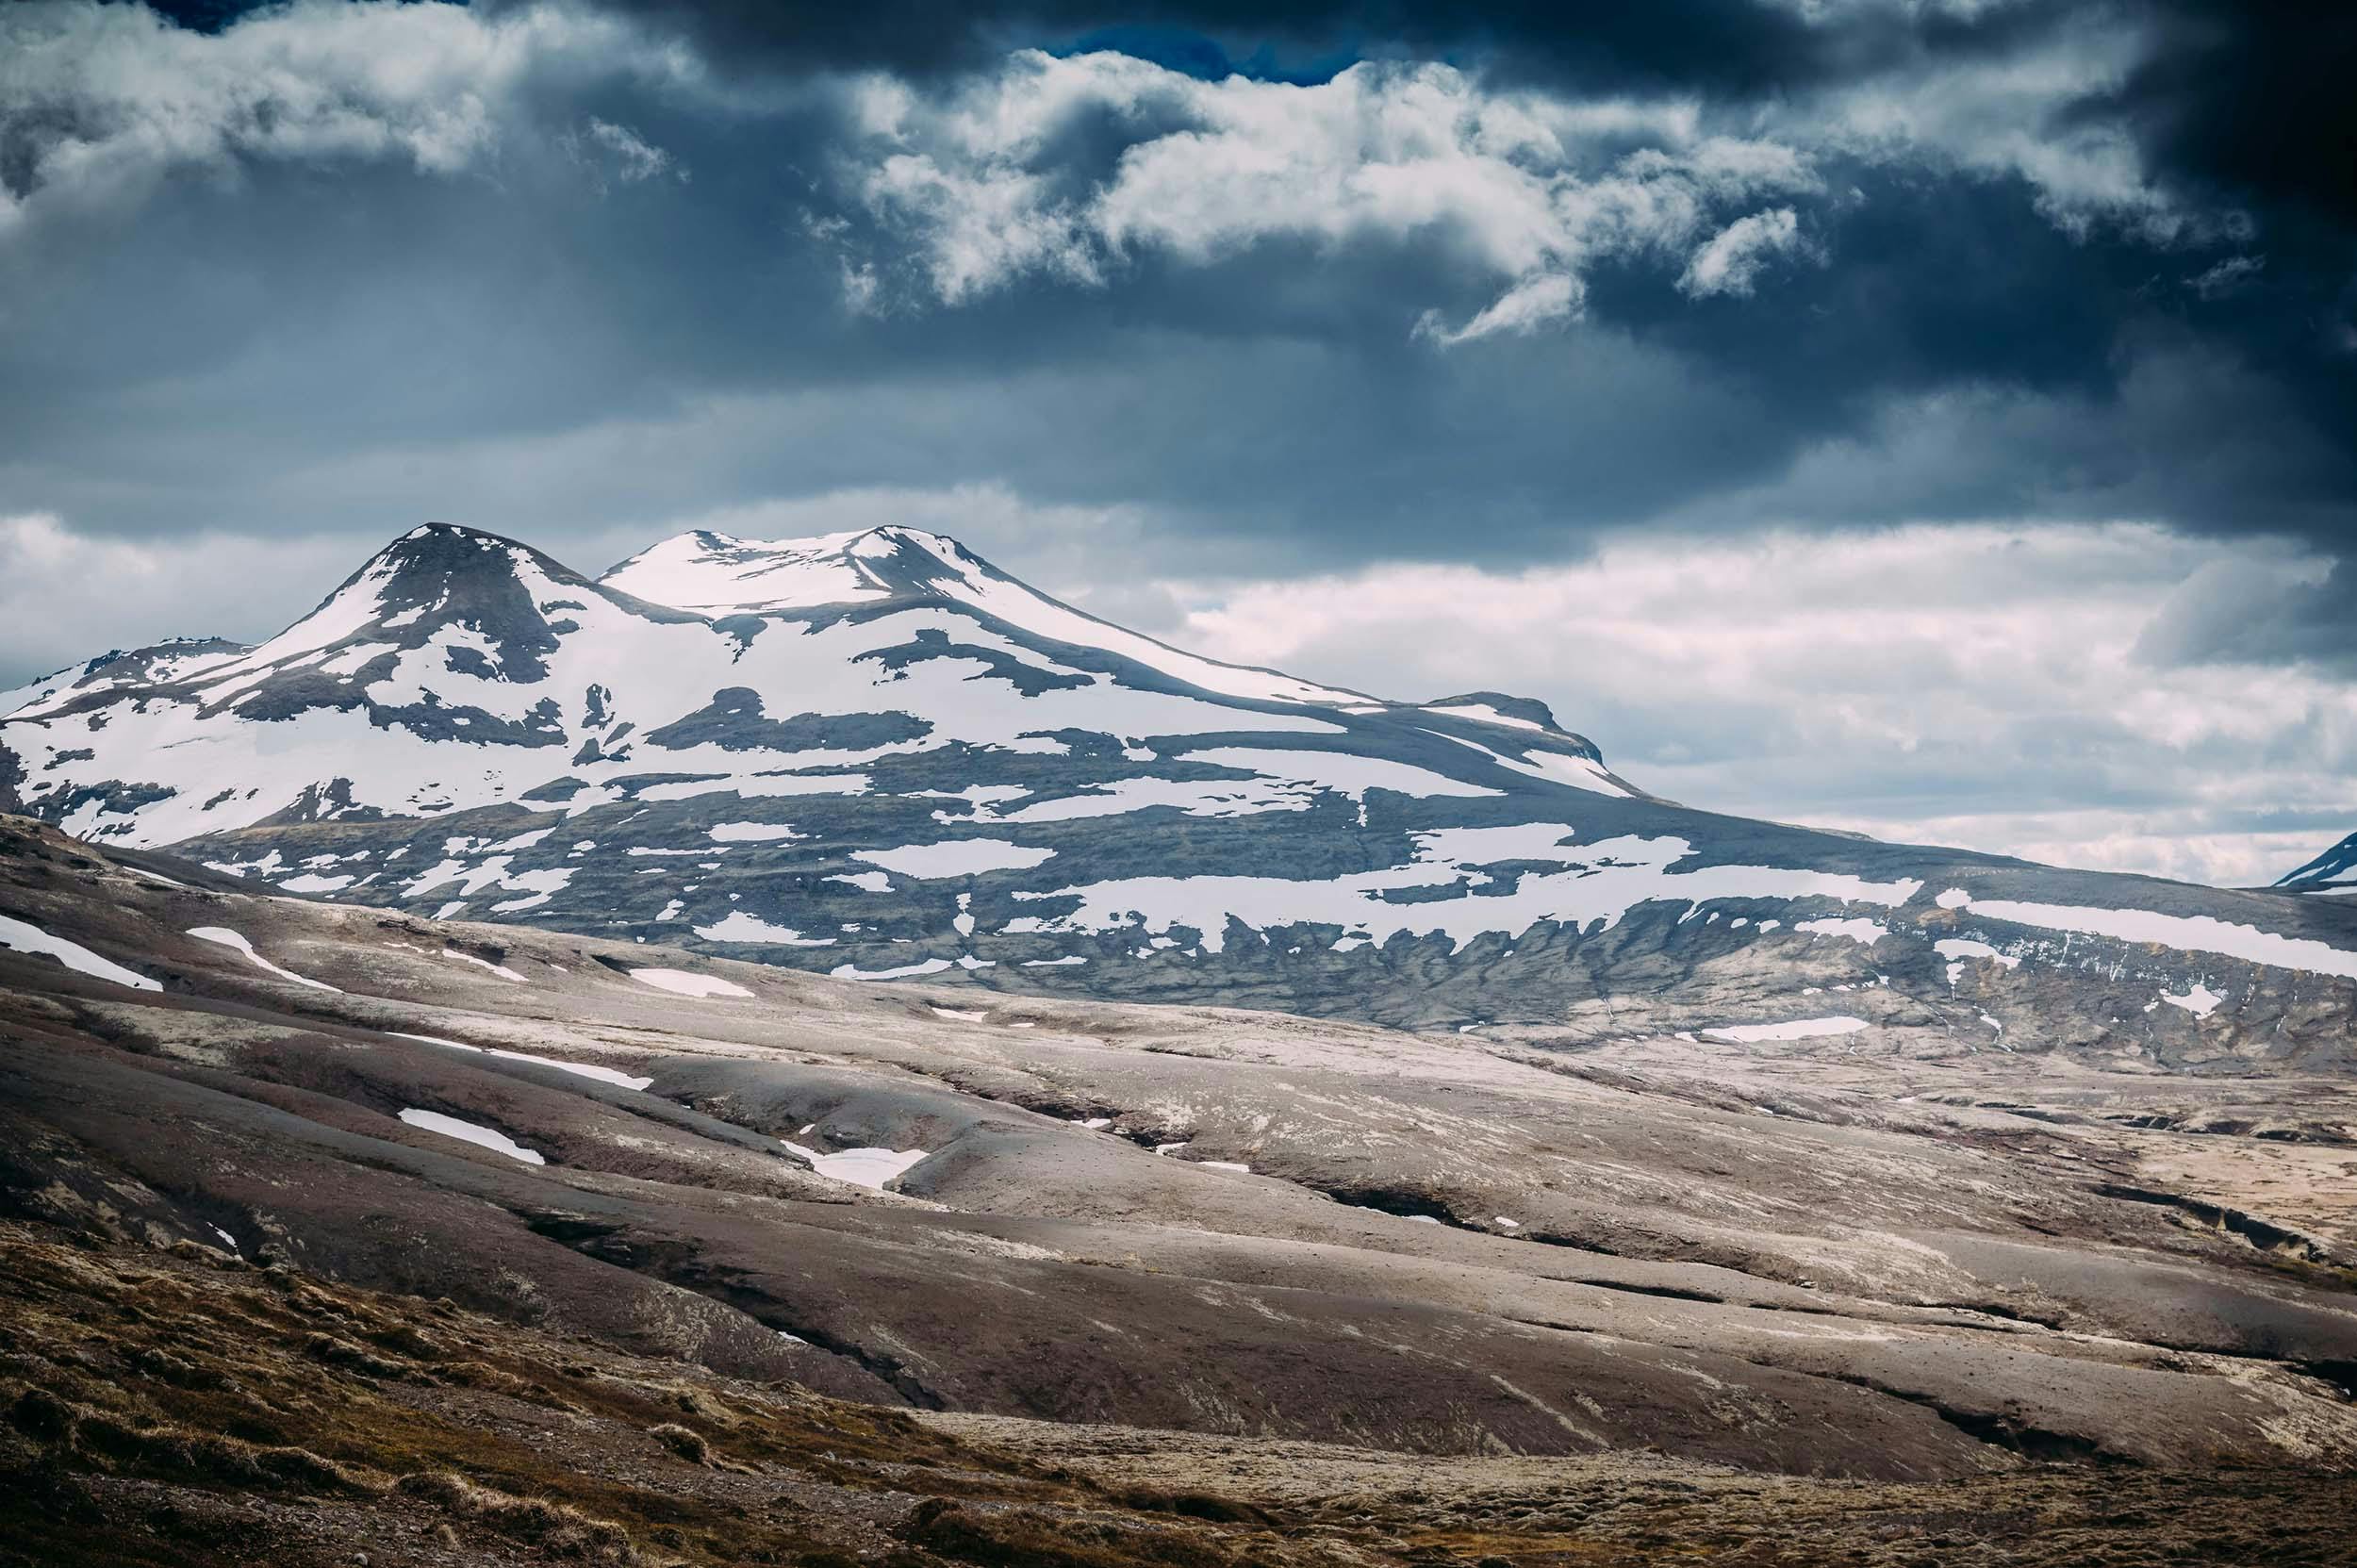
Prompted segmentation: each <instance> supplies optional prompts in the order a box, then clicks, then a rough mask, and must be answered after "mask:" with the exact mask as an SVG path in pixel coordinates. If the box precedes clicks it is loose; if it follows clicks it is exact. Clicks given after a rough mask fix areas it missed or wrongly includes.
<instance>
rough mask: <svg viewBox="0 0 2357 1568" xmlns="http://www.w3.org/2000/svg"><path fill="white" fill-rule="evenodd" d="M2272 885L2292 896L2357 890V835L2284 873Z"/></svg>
mask: <svg viewBox="0 0 2357 1568" xmlns="http://www.w3.org/2000/svg"><path fill="white" fill-rule="evenodd" d="M2275 885H2276V886H2278V887H2283V888H2288V889H2290V890H2291V891H2292V892H2295V893H2347V892H2349V891H2351V890H2352V889H2357V833H2353V834H2349V836H2348V837H2347V838H2344V839H2342V840H2341V841H2340V842H2339V843H2338V844H2335V845H2333V846H2332V848H2331V849H2329V850H2325V851H2324V853H2322V854H2320V855H2318V856H2316V859H2314V860H2312V861H2310V862H2308V864H2307V865H2305V866H2302V867H2299V868H2298V869H2297V870H2293V871H2288V872H2285V873H2284V875H2283V878H2282V880H2280V881H2279V882H2277V883H2276V884H2275Z"/></svg>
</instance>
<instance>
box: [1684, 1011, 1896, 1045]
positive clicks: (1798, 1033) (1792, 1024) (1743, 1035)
mask: <svg viewBox="0 0 2357 1568" xmlns="http://www.w3.org/2000/svg"><path fill="white" fill-rule="evenodd" d="M1872 1027H1873V1026H1872V1025H1871V1024H1869V1023H1868V1022H1867V1021H1866V1020H1865V1019H1864V1018H1852V1017H1849V1016H1846V1015H1837V1016H1835V1017H1831V1018H1788V1019H1787V1020H1785V1021H1784V1022H1783V1023H1780V1024H1721V1025H1719V1026H1718V1027H1716V1028H1714V1029H1706V1030H1704V1031H1703V1032H1704V1033H1705V1034H1707V1035H1709V1036H1711V1037H1712V1038H1713V1039H1719V1040H1733V1041H1736V1042H1738V1043H1739V1044H1746V1045H1748V1044H1750V1043H1751V1042H1753V1041H1756V1040H1814V1039H1817V1038H1819V1037H1820V1036H1821V1035H1827V1034H1854V1033H1856V1032H1858V1031H1859V1030H1861V1029H1871V1028H1872Z"/></svg>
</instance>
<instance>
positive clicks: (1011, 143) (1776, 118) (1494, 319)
mask: <svg viewBox="0 0 2357 1568" xmlns="http://www.w3.org/2000/svg"><path fill="white" fill-rule="evenodd" d="M1936 8H1941V7H1936ZM1944 8H1945V9H1950V10H1954V9H1957V7H1956V6H1954V5H1950V6H1946V7H1944ZM1965 8H1966V9H1968V10H1969V9H1970V6H1969V5H1967V6H1966V7H1965ZM1809 14H1810V15H1812V16H1813V17H1817V13H1815V12H1811V13H1809ZM1817 19H1819V20H1823V19H1824V18H1822V17H1817ZM2151 47H2152V41H2151V36H2150V33H2149V29H2145V28H2143V27H2141V26H2140V25H2137V24H2136V23H2135V21H2134V18H2133V17H2129V16H2127V15H2125V14H2122V13H2114V12H2110V11H2102V12H2097V13H2092V14H2090V16H2088V17H2087V18H2085V19H2084V20H2080V21H2076V22H2073V23H2071V24H2069V25H2060V26H2056V27H2052V28H2046V29H2038V30H2035V31H2034V32H2033V33H2031V34H2029V35H2027V41H2024V42H2022V43H2020V44H2019V45H2018V46H2016V47H2015V48H2013V49H2011V50H1991V51H1958V52H1953V53H1947V54H1933V53H1924V54H1920V55H1917V56H1909V57H1904V58H1900V59H1898V60H1897V62H1896V63H1894V64H1892V65H1889V66H1887V67H1885V68H1883V69H1881V70H1878V71H1868V72H1865V73H1864V74H1854V75H1852V76H1848V77H1845V78H1844V79H1843V80H1841V81H1840V82H1838V83H1836V84H1834V85H1831V86H1827V87H1825V88H1822V89H1819V90H1815V91H1798V92H1794V93H1791V94H1788V95H1787V96H1785V97H1782V98H1779V99H1777V100H1775V101H1774V102H1772V103H1770V104H1768V105H1766V106H1764V107H1756V108H1754V107H1739V106H1735V105H1712V104H1708V103H1704V102H1701V101H1698V100H1696V99H1693V98H1691V97H1688V96H1663V97H1657V98H1651V99H1644V98H1627V97H1613V98H1605V99H1597V100H1578V99H1573V98H1567V97H1563V96H1559V95H1556V94H1553V93H1549V92H1543V91H1521V90H1514V91H1509V90H1506V89H1502V88H1494V87H1492V86H1490V85H1488V84H1486V83H1485V82H1483V81H1482V80H1480V79H1479V78H1477V77H1475V76H1472V75H1468V74H1464V73H1461V72H1459V71H1458V70H1455V69H1453V68H1451V67H1449V66H1446V65H1440V64H1429V63H1427V64H1404V63H1377V62H1362V63H1360V64H1358V65H1355V66H1352V67H1351V68H1350V69H1348V70H1346V71H1343V72H1342V73H1341V74H1338V75H1336V76H1335V77H1334V78H1333V79H1331V80H1330V81H1327V82H1322V83H1316V84H1310V85H1295V84H1291V83H1282V82H1262V81H1253V80H1250V79H1247V78H1245V77H1243V76H1230V77H1228V78H1226V79H1224V80H1220V81H1203V80H1199V79H1197V78H1195V77H1192V76H1188V75H1186V74H1182V73H1179V72H1175V71H1170V70H1166V69H1163V68H1162V67H1160V66H1157V65H1153V64H1150V63H1148V62H1146V61H1143V60H1138V59H1134V58H1129V57H1128V56H1124V55H1118V54H1109V53H1100V54H1091V55H1081V56H1077V57H1072V58H1052V57H1049V56H1047V55H1044V54H1039V53H1034V52H1030V51H1025V52H1019V53H1016V54H1014V55H1013V56H1011V57H1009V58H1007V59H1006V60H1005V61H1004V62H1002V63H1001V64H1000V65H999V66H997V68H995V69H993V70H990V71H986V72H983V73H981V74H977V75H974V76H972V77H969V78H967V79H966V80H964V82H963V83H959V84H953V85H952V86H950V87H948V88H946V89H943V90H939V91H935V92H933V93H931V94H924V93H919V92H917V91H914V90H912V89H910V88H908V87H906V86H904V85H901V84H898V83H893V82H889V81H887V80H885V79H882V78H877V79H874V80H872V81H870V82H868V83H866V84H865V85H863V86H862V87H861V88H860V89H859V91H857V92H856V93H855V94H854V101H853V109H854V113H853V114H852V116H851V118H852V119H853V121H854V122H855V124H857V125H858V126H859V127H861V128H862V131H863V133H864V134H863V136H862V137H860V138H855V141H856V146H855V149H854V152H853V155H852V157H851V160H850V162H851V173H852V179H853V183H854V184H855V185H856V187H857V189H858V190H859V191H860V192H861V195H862V197H863V198H864V200H865V204H866V206H868V208H869V210H870V211H871V213H872V214H873V215H875V216H876V217H877V218H879V219H880V220H881V221H882V223H884V224H885V225H886V226H887V228H890V229H894V230H897V231H898V234H899V235H900V236H901V238H902V239H904V240H905V242H906V243H907V245H908V247H909V252H910V262H911V266H912V267H913V269H914V271H915V273H916V275H917V276H918V278H919V279H921V284H922V288H923V290H924V291H925V292H927V293H929V294H930V295H931V297H932V298H933V299H936V300H938V301H941V302H943V303H947V304H952V305H954V304H958V303H960V302H963V301H966V300H969V299H972V298H974V297H976V296H977V295H980V294H982V293H986V292H988V291H990V290H992V289H1000V288H1004V287H1006V286H1008V285H1009V284H1011V283H1013V282H1014V281H1015V280H1016V279H1019V278H1022V277H1026V276H1045V277H1049V278H1052V279H1057V280H1061V281H1063V282H1066V283H1070V284H1076V285H1081V286H1097V285H1103V284H1106V283H1108V282H1110V281H1112V280H1113V278H1114V277H1116V276H1117V275H1118V273H1119V272H1120V270H1121V268H1122V267H1123V266H1124V265H1125V264H1127V263H1128V262H1129V261H1131V260H1133V259H1134V258H1135V257H1136V256H1138V255H1140V254H1141V253H1144V252H1147V251H1151V252H1155V253H1158V254H1162V255H1166V256H1172V257H1175V258H1177V259H1179V260H1181V261H1184V262H1188V263H1192V264H1203V263H1208V262H1212V261H1216V260H1219V259H1221V258H1223V257H1226V256H1233V255H1236V254H1238V253H1240V252H1242V251H1244V250H1246V249H1248V248H1250V247H1252V246H1255V245H1259V244H1262V243H1265V242H1269V241H1291V242H1295V243H1304V244H1308V245H1310V246H1313V247H1318V248H1327V249H1330V248H1333V247H1337V246H1342V245H1345V244H1352V243H1362V242H1381V243H1391V244H1404V243H1408V242H1411V241H1425V242H1430V243H1434V244H1437V245H1438V246H1439V247H1440V249H1441V250H1442V253H1443V254H1445V255H1447V256H1453V257H1454V258H1455V260H1456V262H1457V264H1458V265H1459V267H1460V268H1461V269H1462V271H1463V272H1464V274H1465V275H1466V276H1467V277H1468V278H1469V279H1471V280H1474V281H1476V282H1478V283H1480V284H1482V285H1485V286H1487V287H1489V288H1492V289H1495V290H1497V293H1496V295H1495V297H1494V298H1493V300H1492V303H1491V304H1490V305H1487V306H1485V307H1483V308H1482V309H1481V310H1479V311H1478V312H1477V313H1476V314H1475V316H1474V317H1473V319H1472V320H1470V321H1468V322H1465V323H1464V324H1463V325H1462V326H1458V327H1451V326H1449V325H1447V324H1446V323H1445V322H1442V321H1441V320H1440V319H1439V318H1438V317H1437V316H1435V315H1432V314H1429V313H1427V314H1426V317H1425V318H1424V319H1423V321H1422V322H1420V323H1419V325H1418V328H1417V330H1418V333H1419V335H1421V336H1424V337H1426V338H1430V339H1431V340H1433V341H1435V342H1437V343H1441V344H1443V345H1446V344H1452V343H1461V342H1465V341H1469V340H1471V339H1474V338H1482V337H1488V336H1492V335H1495V334H1499V333H1507V332H1526V331H1529V330H1531V329H1532V328H1534V327H1536V326H1538V325H1541V324H1543V323H1546V322H1558V321H1562V320H1566V319H1569V318H1572V317H1575V316H1576V315H1578V314H1579V311H1580V308H1581V305H1582V301H1583V298H1584V294H1585V290H1584V288H1583V280H1584V279H1585V277H1586V276H1587V275H1588V273H1589V272H1590V271H1591V269H1592V268H1593V267H1594V266H1595V265H1597V264H1599V263H1601V262H1604V261H1607V260H1632V259H1634V260H1640V261H1651V262H1653V263H1656V264H1658V265H1663V266H1666V267H1672V268H1678V267H1682V269H1683V271H1682V272H1680V273H1679V275H1678V279H1677V281H1678V286H1679V287H1680V288H1681V289H1683V290H1684V291H1685V292H1686V293H1688V294H1689V295H1690V296H1694V297H1697V298H1699V297H1704V296H1708V295H1714V294H1727V295H1743V294H1747V293H1749V292H1751V290H1752V289H1754V288H1755V286H1756V284H1757V282H1758V280H1759V278H1760V277H1761V275H1762V269H1763V266H1764V264H1765V263H1766V262H1767V261H1769V260H1770V259H1772V258H1773V257H1776V256H1801V255H1808V254H1813V248H1812V247H1811V245H1810V243H1809V241H1808V240H1807V239H1805V233H1806V231H1807V229H1808V227H1809V225H1808V224H1807V223H1806V222H1805V212H1804V211H1803V210H1802V209H1801V207H1800V206H1798V205H1797V204H1799V203H1801V202H1805V201H1820V202H1823V203H1826V204H1829V205H1835V206H1838V205H1841V204H1845V203H1849V202H1854V201H1855V200H1857V199H1858V198H1857V195H1856V193H1855V192H1853V191H1849V190H1839V191H1836V190H1832V189H1830V188H1829V187H1828V184H1827V182H1826V181H1825V179H1824V178H1823V177H1822V176H1823V172H1824V171H1825V170H1826V169H1827V168H1828V167H1829V166H1830V165H1832V164H1834V163H1835V162H1836V161H1837V160H1851V161H1855V162H1863V163H1866V164H1871V165H1887V166H1895V167H1900V168H1904V169H1905V170H1908V171H1918V172H1929V173H1935V174H1939V175H1948V176H1956V177H1965V178H1976V179H2001V178H2003V179H2019V180H2020V181H2022V182H2024V183H2025V184H2026V185H2027V186H2028V187H2029V188H2030V190H2031V191H2032V192H2033V197H2034V200H2035V202H2036V206H2037V207H2038V209H2039V211H2040V212H2042V213H2043V214H2044V215H2045V216H2046V217H2047V218H2048V219H2049V220H2050V221H2051V222H2052V223H2054V224H2055V225H2056V226H2057V227H2059V228H2061V229H2063V230H2064V231H2065V232H2067V233H2069V234H2071V235H2073V236H2081V237H2084V236H2085V235H2087V234H2089V233H2091V232H2093V231H2094V230H2095V229H2096V228H2097V227H2098V226H2099V225H2108V226H2111V227H2115V228H2117V229H2119V230H2122V231H2125V232H2128V233H2131V234H2134V235H2135V236H2137V237H2139V238H2141V239H2145V240H2147V241H2150V242H2152V243H2156V244H2174V243H2178V242H2182V241H2186V240H2190V239H2210V238H2216V237H2217V236H2220V235H2228V236H2231V235H2233V234H2235V233H2238V232H2240V231H2241V229H2242V228H2243V227H2245V226H2247V225H2246V224H2245V223H2244V221H2243V220H2242V219H2240V218H2239V217H2238V216H2237V215H2235V214H2233V213H2231V212H2222V213H2221V212H2212V211H2207V210H2204V209H2202V208H2200V207H2198V206H2194V205H2192V204H2190V203H2189V202H2187V201H2186V200H2185V199H2184V198H2183V197H2182V196H2181V195H2179V194H2178V193H2176V192H2173V191H2171V190H2167V188H2166V187H2165V186H2164V185H2163V184H2162V183H2161V182H2160V181H2159V180H2157V179H2156V178H2155V177H2154V175H2153V174H2152V173H2151V171H2150V170H2148V169H2147V168H2146V167H2145V165H2144V163H2143V159H2142V157H2141V154H2140V152H2139V149H2138V146H2137V142H2136V140H2135V138H2134V134H2133V133H2132V127H2131V126H2130V125H2129V124H2127V123H2126V122H2125V121H2124V119H2122V118H2121V117H2120V115H2119V114H2118V112H2117V111H2113V110H2109V109H2107V108H2106V107H2104V96H2105V94H2107V93H2111V92H2113V91H2116V90H2118V89H2119V88H2121V87H2122V86H2124V84H2125V83H2126V82H2127V80H2128V78H2129V76H2130V75H2131V74H2132V73H2133V72H2134V70H2135V69H2136V68H2137V67H2138V66H2139V65H2140V64H2142V63H2143V62H2144V61H2145V59H2146V58H2147V54H2148V51H2149V50H2150V49H2151ZM1081 127H1085V128H1086V130H1087V133H1088V134H1073V133H1075V132H1076V131H1078V130H1079V129H1080V128H1081ZM1107 134H1110V135H1112V136H1113V138H1114V139H1116V140H1117V143H1118V154H1117V156H1116V157H1113V160H1112V162H1111V164H1110V167H1107V166H1105V165H1104V163H1103V157H1104V154H1103V152H1102V151H1101V144H1102V142H1103V140H1104V138H1105V136H1106V135H1107ZM1080 148H1096V149H1099V150H1097V151H1090V152H1081V151H1078V150H1076V149H1080ZM1762 198H1773V199H1775V200H1776V201H1777V203H1778V205H1775V206H1766V207H1760V206H1759V204H1760V202H1761V199H1762ZM1746 207H1755V208H1758V209H1757V210H1753V211H1750V212H1748V213H1747V212H1746V211H1745V210H1744V209H1745V208H1746Z"/></svg>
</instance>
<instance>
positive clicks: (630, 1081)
mask: <svg viewBox="0 0 2357 1568" xmlns="http://www.w3.org/2000/svg"><path fill="white" fill-rule="evenodd" d="M386 1033H387V1034H389V1035H391V1036H393V1037H394V1038H395V1039H397V1040H422V1041H424V1042H425V1043H426V1044H427V1045H429V1046H448V1047H449V1048H451V1049H453V1050H470V1051H473V1052H474V1053H475V1054H476V1055H478V1056H503V1057H505V1058H506V1059H507V1060H508V1061H510V1062H536V1063H538V1064H539V1065H541V1066H543V1067H554V1068H556V1069H557V1070H558V1071H559V1072H568V1073H573V1074H575V1075H577V1076H579V1077H582V1078H594V1079H596V1080H597V1081H599V1082H601V1083H611V1084H613V1085H614V1086H615V1087H616V1088H618V1089H643V1088H645V1087H646V1086H647V1085H648V1084H650V1083H652V1082H653V1081H654V1080H653V1079H651V1078H634V1077H633V1076H631V1075H630V1074H629V1073H626V1072H621V1071H618V1070H617V1069H615V1068H613V1067H600V1066H596V1065H592V1064H590V1063H587V1062H559V1061H558V1060H557V1059H556V1058H555V1057H553V1056H534V1055H533V1054H531V1053H530V1052H529V1051H520V1050H501V1049H500V1048H497V1047H496V1046H494V1047H491V1048H485V1047H482V1046H470V1045H469V1044H467V1043H466V1042H465V1041H464V1040H445V1039H443V1038H442V1037H441V1036H439V1035H437V1034H404V1033H403V1032H401V1031H400V1030H397V1029H388V1030H387V1031H386Z"/></svg>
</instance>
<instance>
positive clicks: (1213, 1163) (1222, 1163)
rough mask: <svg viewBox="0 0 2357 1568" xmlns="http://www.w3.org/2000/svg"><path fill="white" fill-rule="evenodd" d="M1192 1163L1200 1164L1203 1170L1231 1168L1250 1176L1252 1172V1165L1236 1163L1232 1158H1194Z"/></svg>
mask: <svg viewBox="0 0 2357 1568" xmlns="http://www.w3.org/2000/svg"><path fill="white" fill-rule="evenodd" d="M1193 1164H1198V1165H1201V1166H1202V1167H1203V1168H1204V1169H1205V1170H1232V1171H1238V1172H1241V1173H1242V1174H1244V1175H1245V1176H1250V1175H1251V1174H1252V1167H1251V1166H1250V1165H1242V1164H1237V1163H1236V1162H1235V1161H1233V1160H1196V1161H1195V1162H1193Z"/></svg>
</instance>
